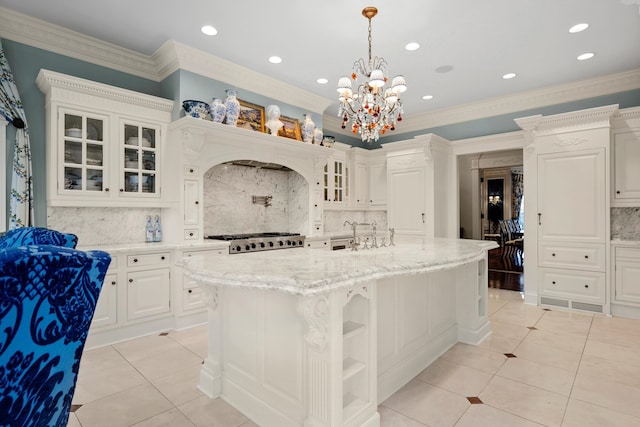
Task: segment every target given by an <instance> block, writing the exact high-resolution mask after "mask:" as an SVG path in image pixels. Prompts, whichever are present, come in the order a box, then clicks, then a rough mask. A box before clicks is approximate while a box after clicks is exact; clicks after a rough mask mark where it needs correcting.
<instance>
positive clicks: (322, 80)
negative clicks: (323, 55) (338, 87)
mask: <svg viewBox="0 0 640 427" xmlns="http://www.w3.org/2000/svg"><path fill="white" fill-rule="evenodd" d="M316 82H318V84H321V85H326V84H327V83H329V80H327V79H325V78H324V77H323V78H320V79H318V80H316Z"/></svg>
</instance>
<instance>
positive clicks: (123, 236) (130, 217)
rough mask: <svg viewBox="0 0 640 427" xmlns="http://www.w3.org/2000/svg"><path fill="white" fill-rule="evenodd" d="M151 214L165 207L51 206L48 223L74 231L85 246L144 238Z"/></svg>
mask: <svg viewBox="0 0 640 427" xmlns="http://www.w3.org/2000/svg"><path fill="white" fill-rule="evenodd" d="M147 215H151V217H152V218H153V217H155V216H156V215H160V218H161V219H162V212H161V209H145V208H133V209H132V208H126V209H125V208H84V207H83V208H66V207H49V208H47V227H48V228H53V229H54V230H58V231H62V232H67V233H73V234H75V235H76V236H78V244H79V245H81V246H87V245H88V246H94V245H111V244H119V243H140V242H144V238H145V226H146V223H147V220H146V218H147Z"/></svg>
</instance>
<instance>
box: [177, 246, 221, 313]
mask: <svg viewBox="0 0 640 427" xmlns="http://www.w3.org/2000/svg"><path fill="white" fill-rule="evenodd" d="M176 256H178V257H181V258H182V259H183V260H184V259H189V258H191V257H193V256H208V257H215V258H216V260H217V262H224V257H225V256H229V247H228V246H225V245H222V246H220V247H216V248H213V249H203V250H189V251H184V252H182V253H180V252H179V253H178V254H177V255H176ZM180 284H181V285H180ZM174 288H175V291H176V296H177V298H178V300H179V301H181V303H180V305H179V306H180V310H179V312H178V315H180V316H183V315H186V314H193V313H196V312H201V311H205V310H206V306H207V305H206V302H205V300H204V299H203V294H202V288H200V286H199V285H198V283H196V281H195V280H193V279H191V278H189V277H187V276H185V275H184V273H183V269H182V263H178V265H177V268H176V282H175V284H174Z"/></svg>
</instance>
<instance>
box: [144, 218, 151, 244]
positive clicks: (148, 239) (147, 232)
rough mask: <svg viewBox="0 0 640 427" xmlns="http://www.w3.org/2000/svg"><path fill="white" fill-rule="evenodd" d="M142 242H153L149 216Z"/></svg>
mask: <svg viewBox="0 0 640 427" xmlns="http://www.w3.org/2000/svg"><path fill="white" fill-rule="evenodd" d="M144 241H145V242H147V243H151V242H153V224H151V216H150V215H147V225H146V226H145V237H144Z"/></svg>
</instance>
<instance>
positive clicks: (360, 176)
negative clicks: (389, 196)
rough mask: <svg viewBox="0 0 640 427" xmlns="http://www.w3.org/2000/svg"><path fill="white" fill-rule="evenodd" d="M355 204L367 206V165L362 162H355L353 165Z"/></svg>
mask: <svg viewBox="0 0 640 427" xmlns="http://www.w3.org/2000/svg"><path fill="white" fill-rule="evenodd" d="M355 170H356V173H355V180H354V181H355V197H354V199H355V206H356V207H358V208H366V207H367V206H369V166H367V164H366V163H364V162H356V167H355Z"/></svg>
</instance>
